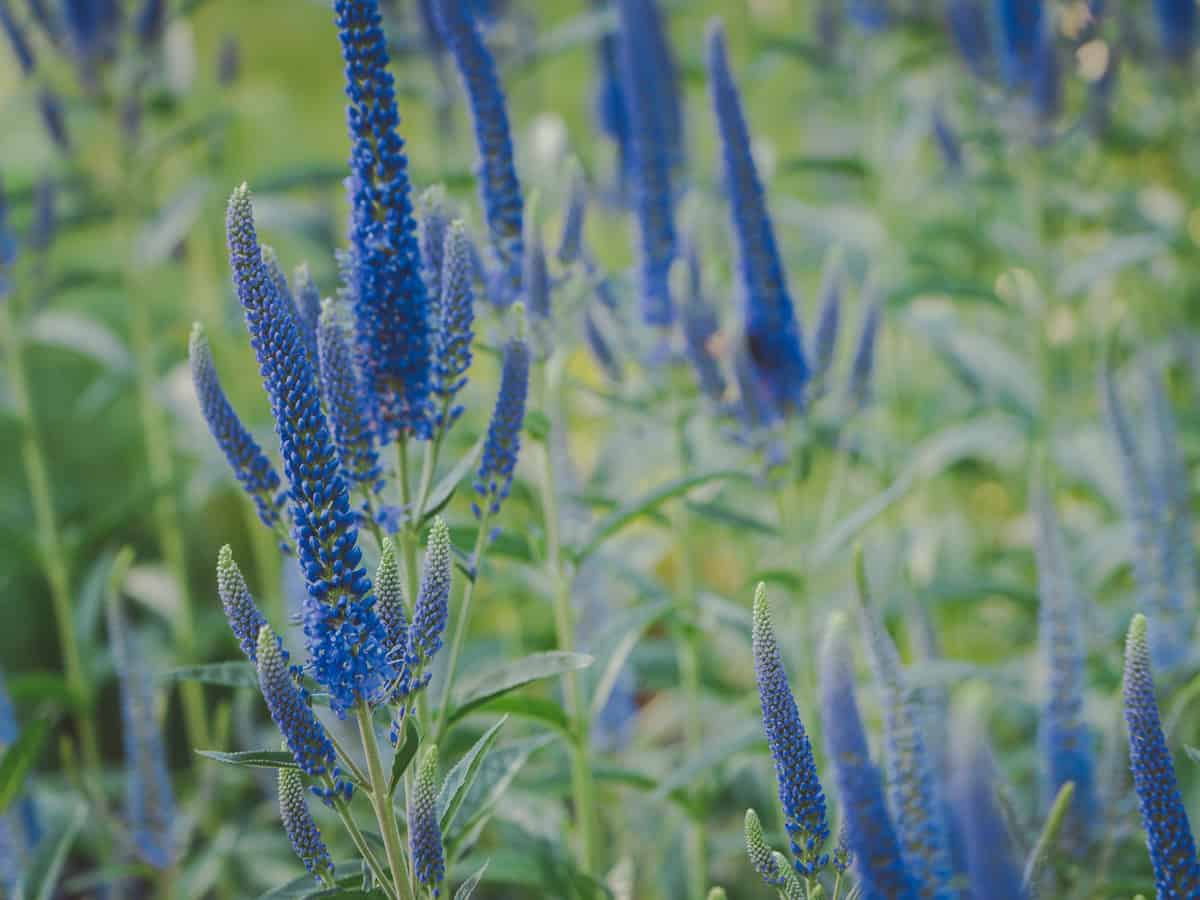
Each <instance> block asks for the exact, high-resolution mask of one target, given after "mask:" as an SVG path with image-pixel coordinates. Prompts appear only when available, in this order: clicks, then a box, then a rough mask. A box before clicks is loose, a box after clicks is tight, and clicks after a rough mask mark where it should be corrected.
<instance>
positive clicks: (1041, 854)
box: [1022, 781, 1075, 891]
mask: <svg viewBox="0 0 1200 900" xmlns="http://www.w3.org/2000/svg"><path fill="white" fill-rule="evenodd" d="M1074 796H1075V782H1073V781H1068V782H1066V783H1065V784H1064V785H1063V786H1062V787H1061V788H1059V789H1058V796H1056V797H1055V798H1054V802H1053V803H1052V804H1050V812H1049V813H1047V814H1046V824H1045V825H1043V826H1042V833H1041V834H1040V835H1038V839H1037V841H1036V842H1035V843H1034V845H1033V849H1032V850H1030V851H1029V857H1028V858H1027V859H1026V860H1025V875H1024V878H1023V879H1022V881H1023V882H1024V885H1025V890H1026V891H1029V890H1030V888H1031V887H1032V886H1033V885H1034V884H1036V883H1037V877H1038V874H1039V872H1040V871H1041V869H1042V867H1043V866H1045V864H1046V860H1047V859H1049V857H1050V850H1051V849H1052V848H1053V847H1054V844H1055V842H1056V841H1057V840H1058V833H1059V831H1061V830H1062V824H1063V821H1064V820H1065V819H1066V817H1067V810H1068V809H1069V808H1070V806H1071V798H1072V797H1074Z"/></svg>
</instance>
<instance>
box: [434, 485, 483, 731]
mask: <svg viewBox="0 0 1200 900" xmlns="http://www.w3.org/2000/svg"><path fill="white" fill-rule="evenodd" d="M490 520H491V512H490V509H489V508H485V509H484V510H483V515H482V516H481V517H480V519H479V530H478V531H477V532H476V534H475V549H474V550H472V551H471V568H472V569H473V570H474V571H473V577H471V578H468V579H467V582H466V584H464V585H463V595H462V603H460V604H459V607H458V619H457V621H456V622H455V623H454V638H453V639H452V640H451V641H450V661H449V662H448V663H447V664H446V686H445V687H444V688H443V689H442V705H441V709H440V710H439V711H438V722H437V728H436V729H435V730H434V734H433V743H435V744H440V743H441V742H442V737H443V736H444V735H445V733H446V722H447V717H448V716H449V715H450V696H451V691H452V690H453V688H454V676H455V674H456V673H457V671H458V655H459V653H460V652H462V645H463V639H464V638H465V637H466V634H467V619H468V618H470V615H471V598H472V597H474V595H475V582H476V581H477V580H478V579H479V575H480V570H481V569H482V568H483V555H484V553H485V552H487V534H488V522H489V521H490Z"/></svg>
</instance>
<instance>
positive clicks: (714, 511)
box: [685, 500, 779, 537]
mask: <svg viewBox="0 0 1200 900" xmlns="http://www.w3.org/2000/svg"><path fill="white" fill-rule="evenodd" d="M685 505H686V506H687V509H688V512H690V513H693V514H695V515H697V516H700V517H701V518H703V519H710V520H712V521H713V522H719V523H720V524H722V525H728V526H729V527H730V528H732V529H733V530H734V531H737V532H740V533H742V534H761V535H763V536H764V537H778V536H779V529H778V528H776V527H775V526H774V525H772V524H771V523H770V522H764V521H763V520H762V519H756V518H754V517H753V516H748V515H746V514H745V513H742V512H738V511H737V510H736V509H730V508H729V507H728V506H724V505H723V504H720V503H715V502H712V503H698V502H693V501H691V500H689V501H687V502H686V504H685Z"/></svg>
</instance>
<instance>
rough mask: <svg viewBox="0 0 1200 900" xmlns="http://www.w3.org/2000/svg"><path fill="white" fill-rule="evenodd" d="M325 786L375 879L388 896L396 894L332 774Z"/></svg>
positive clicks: (351, 838) (347, 831)
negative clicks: (335, 788)
mask: <svg viewBox="0 0 1200 900" xmlns="http://www.w3.org/2000/svg"><path fill="white" fill-rule="evenodd" d="M325 788H326V789H327V790H329V791H331V792H332V793H333V795H334V797H335V799H334V801H333V808H334V810H335V811H336V812H337V814H338V818H340V819H341V820H342V825H343V826H344V827H345V829H346V833H347V834H349V835H350V840H352V841H353V842H354V846H355V847H356V848H357V849H358V852H359V853H360V854H361V855H362V858H363V860H364V861H365V862H366V864H367V866H368V867H369V868H370V870H371V873H372V874H373V875H374V876H375V880H376V881H378V882H379V883H380V884H381V885H383V886H384V888H385V889H386V890H387V892H388V896H391V897H394V896H396V892H395V890H393V889H392V886H391V884H390V883H389V882H388V877H387V872H386V871H385V870H384V868H383V865H382V864H381V863H380V862H379V857H378V856H376V855H375V851H374V849H372V847H371V845H370V844H369V843H368V842H367V839H366V836H365V835H364V834H363V833H362V829H360V828H359V827H358V823H357V822H355V821H354V814H353V813H352V812H351V811H350V804H348V803H347V802H346V800H345V798H344V797H342V796H341V794H340V793H337V792H336V791H335V790H334V784H333V777H332V776H330V775H326V776H325Z"/></svg>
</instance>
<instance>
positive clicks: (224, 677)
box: [162, 661, 258, 688]
mask: <svg viewBox="0 0 1200 900" xmlns="http://www.w3.org/2000/svg"><path fill="white" fill-rule="evenodd" d="M162 679H163V680H164V681H199V682H201V683H203V684H219V685H222V686H224V687H238V688H244V687H249V688H257V687H258V672H257V670H256V669H255V668H254V664H253V663H251V662H248V661H244V662H236V661H230V662H219V663H207V664H205V665H202V666H183V667H181V668H178V669H172V670H171V671H169V672H164V673H163V674H162Z"/></svg>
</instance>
